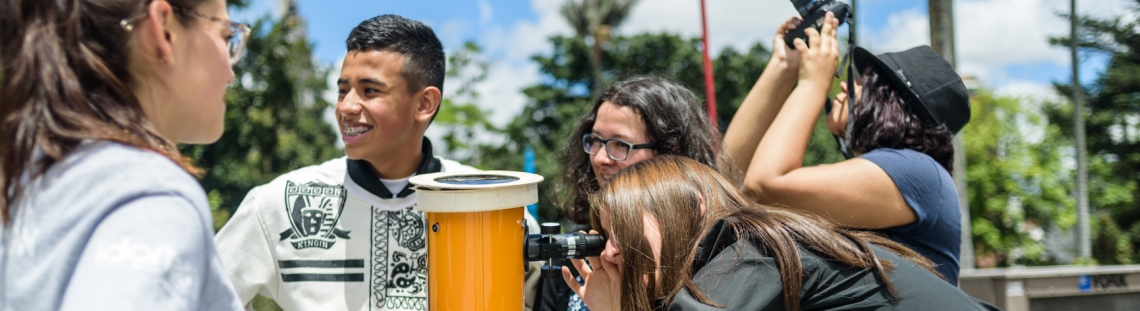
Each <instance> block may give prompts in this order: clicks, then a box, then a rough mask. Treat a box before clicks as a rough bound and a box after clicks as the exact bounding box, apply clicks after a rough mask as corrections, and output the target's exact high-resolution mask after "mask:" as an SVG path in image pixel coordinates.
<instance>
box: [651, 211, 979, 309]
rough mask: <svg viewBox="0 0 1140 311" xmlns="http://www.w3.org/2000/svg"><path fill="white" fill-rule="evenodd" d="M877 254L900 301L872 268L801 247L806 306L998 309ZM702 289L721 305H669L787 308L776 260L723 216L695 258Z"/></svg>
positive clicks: (684, 295)
mask: <svg viewBox="0 0 1140 311" xmlns="http://www.w3.org/2000/svg"><path fill="white" fill-rule="evenodd" d="M871 247H872V249H873V251H874V252H875V255H877V256H878V257H879V258H881V259H887V260H890V261H892V262H894V263H895V265H896V266H895V269H894V270H893V271H891V272H889V273H888V276H889V277H890V278H891V282H893V283H894V287H895V289H897V290H898V291H899V295H900V298H901V299H899V300H894V299H892V298H891V296H890V293H889V292H888V290H887V287H886V285H885V284H884V283H882V282H880V281H879V279H878V278H877V277H876V276H875V273H874V272H873V270H871V269H854V268H850V267H846V266H845V265H843V264H840V263H837V262H833V261H829V260H827V259H824V258H822V257H820V256H818V255H817V254H815V253H813V252H811V251H807V250H804V249H802V248H801V249H800V258H801V260H802V264H803V269H804V279H803V292H802V293H800V308H801V309H802V310H998V309H997V308H996V307H994V306H992V305H989V304H987V303H985V302H982V301H980V300H978V299H975V298H973V297H970V296H969V295H966V293H964V292H962V291H961V290H960V289H958V288H957V287H954V286H952V285H950V283H947V282H946V281H943V280H942V279H940V278H938V277H937V276H935V275H934V274H933V273H930V271H927V270H926V269H923V268H922V267H919V266H917V265H915V264H914V263H912V262H910V261H907V260H904V259H902V258H900V257H898V256H897V255H895V254H893V253H891V252H889V251H887V250H884V249H882V248H879V247H877V246H874V245H872V246H871ZM694 265H695V266H694V269H695V270H696V271H697V273H696V275H695V276H694V278H693V282H694V283H695V284H696V286H697V289H698V290H699V291H701V293H703V294H704V295H705V296H706V297H708V298H709V299H711V300H712V301H713V302H715V303H716V304H719V305H720V306H719V307H714V306H709V305H705V304H703V303H701V302H700V301H698V300H696V299H695V298H693V296H692V295H691V294H690V293H689V292H688V291H686V290H682V291H681V293H679V294H677V296H676V297H675V298H674V300H673V302H672V303H671V304H670V306H669V310H765V311H767V310H772V311H782V310H784V299H783V293H782V292H783V289H782V286H781V283H780V272H779V270H778V269H776V261H775V259H774V258H772V257H771V256H768V255H765V254H764V252H763V251H762V250H759V249H757V248H756V247H754V246H753V245H752V243H749V242H747V241H737V239H736V237H735V236H734V233H733V230H732V228H730V227H729V226H727V225H726V224H725V223H724V222H723V221H721V222H718V223H717V224H715V225H714V226H713V227H712V228H711V229H710V230H709V232H708V233H706V234H705V236H704V237H703V238H702V239H701V242H700V244H699V245H698V250H697V256H696V258H695V262H694Z"/></svg>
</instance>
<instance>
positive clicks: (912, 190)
mask: <svg viewBox="0 0 1140 311" xmlns="http://www.w3.org/2000/svg"><path fill="white" fill-rule="evenodd" d="M859 157H860V158H864V159H867V160H869V161H871V162H873V163H875V164H876V165H878V166H879V167H880V168H882V169H883V171H886V172H887V175H889V176H890V177H891V180H893V181H894V182H895V186H896V187H898V188H899V192H900V193H902V196H903V199H905V200H906V204H907V206H910V208H911V209H913V210H914V214H915V215H916V216H918V219H917V220H915V221H914V222H912V223H909V224H905V225H902V226H898V227H892V228H886V229H882V230H879V231H880V232H882V233H884V234H885V235H886V236H887V237H888V238H890V239H891V240H894V241H896V242H899V243H902V244H903V245H906V246H907V247H910V249H912V250H914V251H916V252H918V253H919V254H922V255H923V256H926V258H928V259H930V260H931V261H934V264H936V265H938V266H937V269H938V272H939V273H941V274H942V276H944V277H946V279H947V280H948V281H950V284H953V285H958V268H959V267H958V254H959V252H960V250H961V244H962V224H961V222H962V213H961V211H959V209H958V190H957V189H955V188H954V180H953V179H952V178H951V177H950V173H949V172H947V171H946V169H945V168H943V167H942V165H940V164H938V162H936V161H934V158H931V157H930V156H928V155H926V154H924V153H921V152H918V151H914V150H910V149H889V148H880V149H875V150H871V152H868V153H866V154H863V155H862V156H859Z"/></svg>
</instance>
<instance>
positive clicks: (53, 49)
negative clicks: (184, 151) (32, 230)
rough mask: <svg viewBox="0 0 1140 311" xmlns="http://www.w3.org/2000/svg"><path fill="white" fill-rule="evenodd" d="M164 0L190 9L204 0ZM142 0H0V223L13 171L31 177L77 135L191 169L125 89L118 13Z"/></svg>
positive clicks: (16, 182)
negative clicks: (154, 155)
mask: <svg viewBox="0 0 1140 311" xmlns="http://www.w3.org/2000/svg"><path fill="white" fill-rule="evenodd" d="M165 1H167V2H169V3H170V4H171V6H174V7H182V8H190V9H193V8H197V7H198V6H199V5H201V4H202V3H203V2H205V1H206V0H165ZM150 2H151V1H150V0H52V1H44V0H0V3H2V4H0V7H2V8H4V9H3V10H0V60H2V63H3V64H2V66H3V70H2V71H0V79H3V81H2V82H0V189H2V191H3V194H2V195H0V225H3V224H7V223H8V221H9V219H11V217H12V213H13V210H14V208H15V204H16V203H15V200H16V199H17V197H19V196H20V195H21V194H23V192H24V189H25V188H26V185H24V184H23V182H21V180H22V179H23V178H27V179H26V180H34V179H35V178H37V177H39V176H40V175H41V174H43V173H44V172H45V171H47V170H48V169H49V168H51V166H52V165H53V164H55V163H57V162H59V161H60V160H62V159H63V158H64V157H66V156H67V155H68V154H70V153H71V152H72V151H74V150H75V149H76V148H77V147H78V146H79V144H80V143H82V142H83V141H85V140H106V141H113V142H118V143H122V144H125V145H129V146H134V147H138V148H141V149H146V150H151V151H154V152H157V153H159V154H162V155H164V156H166V157H167V158H169V159H170V160H171V161H174V162H175V163H178V164H179V165H180V166H181V167H182V168H183V169H186V170H187V171H189V172H191V173H196V169H195V168H193V166H191V165H190V164H189V162H188V161H186V160H184V159H183V158H182V156H181V154H179V152H178V148H177V146H176V145H175V143H174V142H171V141H170V140H168V139H166V138H163V137H162V136H161V135H159V133H158V132H157V131H156V130H155V128H154V125H153V124H152V123H151V121H150V120H148V119H147V118H146V116H145V115H144V114H143V109H142V106H141V105H140V103H139V100H138V98H137V97H135V94H134V93H133V91H132V86H134V83H136V82H137V80H136V79H134V78H132V75H131V74H130V73H129V72H128V63H129V60H130V59H131V57H132V55H131V54H132V53H131V49H130V48H129V46H130V45H129V43H130V40H131V35H130V32H129V31H127V30H126V29H125V28H123V27H121V26H120V25H119V22H120V21H122V20H124V19H127V18H130V17H134V16H138V15H142V14H144V13H145V7H146V5H147V4H148V3H150ZM175 12H177V11H175ZM175 15H176V16H178V17H179V19H178V20H179V21H180V23H182V24H184V25H186V26H191V25H192V23H194V21H193V19H191V18H187V17H186V16H181V15H179V14H175ZM37 150H38V152H39V153H40V154H42V157H38V158H39V159H38V160H37V157H36V156H35V154H36V153H37Z"/></svg>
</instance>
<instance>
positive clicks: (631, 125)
mask: <svg viewBox="0 0 1140 311" xmlns="http://www.w3.org/2000/svg"><path fill="white" fill-rule="evenodd" d="M591 133H592V134H594V135H595V136H597V137H598V138H601V139H616V140H620V141H624V142H627V143H630V144H634V145H637V144H647V143H650V141H649V135H648V134H647V133H646V130H645V121H643V120H642V115H641V114H640V113H638V112H637V111H635V110H633V108H632V107H629V106H618V105H616V104H614V103H611V102H608V101H607V102H603V103H602V105H601V106H600V107H598V115H597V118H596V120H595V121H594V128H593V129H592V131H591ZM610 145H614V144H610ZM614 151H616V150H607V149H606V148H604V147H603V148H601V149H599V150H598V153H596V154H594V155H592V156H590V167H591V168H592V169H593V171H594V178H597V179H598V184H599V185H605V184H606V181H607V180H609V179H610V177H613V176H614V174H617V172H618V171H621V170H622V169H625V168H626V167H629V166H630V165H634V164H637V162H641V161H645V160H648V159H652V158H653V157H654V156H656V155H657V154H656V153H655V152H654V151H653V149H651V148H641V149H632V150H629V151H628V155H627V156H626V158H625V160H623V161H616V160H614V159H612V158H610V154H609V153H610V152H614ZM615 153H616V152H615ZM619 155H620V154H619ZM618 158H620V157H618Z"/></svg>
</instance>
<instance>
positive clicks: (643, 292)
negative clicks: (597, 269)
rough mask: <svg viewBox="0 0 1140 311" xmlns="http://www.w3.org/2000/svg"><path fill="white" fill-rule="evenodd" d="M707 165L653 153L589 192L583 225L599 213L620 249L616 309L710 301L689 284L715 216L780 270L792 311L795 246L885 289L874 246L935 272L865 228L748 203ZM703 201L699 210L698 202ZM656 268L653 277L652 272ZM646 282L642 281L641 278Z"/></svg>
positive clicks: (796, 282) (795, 306) (885, 263)
mask: <svg viewBox="0 0 1140 311" xmlns="http://www.w3.org/2000/svg"><path fill="white" fill-rule="evenodd" d="M734 185H735V183H733V182H731V181H729V180H728V179H727V178H725V177H724V176H722V175H720V174H718V173H717V172H716V171H715V170H713V169H712V168H711V167H709V166H708V165H704V164H702V163H700V162H697V161H694V160H691V159H688V158H684V157H677V156H658V157H656V158H654V159H651V160H646V161H643V162H640V163H638V164H635V165H633V166H630V167H629V168H627V169H625V170H623V171H622V172H620V173H618V174H617V175H615V176H614V177H613V179H611V180H610V182H609V183H607V184H606V186H605V187H603V188H602V189H601V191H600V192H599V193H598V194H597V195H595V196H593V197H591V203H592V204H593V207H594V208H592V209H591V217H590V218H591V222H592V225H593V226H594V228H599V229H601V228H602V227H601V224H600V223H599V222H598V219H599V216H600V215H601V213H606V215H608V216H609V219H610V222H611V223H610V225H611V228H610V229H612V230H613V231H608V232H607V231H602V234H603V235H606V237H607V238H610V239H616V242H617V245H618V249H619V251H620V252H621V258H622V259H621V260H622V263H621V267H622V282H623V284H622V293H621V309H622V310H652V309H653V308H655V306H654V305H652V304H653V302H655V301H665V302H669V301H671V300H672V299H673V297H674V296H675V295H676V294H677V293H678V292H679V291H680V290H681V289H688V290H689V292H690V293H692V295H693V296H694V297H695V298H697V299H699V300H700V301H702V302H704V303H706V304H713V303H712V301H710V300H709V299H707V297H705V296H704V295H703V294H701V293H700V291H698V290H697V288H696V286H695V285H694V284H693V281H692V278H693V276H694V275H695V274H696V272H697V271H693V259H694V257H695V255H696V245H697V242H698V241H699V239H700V238H701V237H702V236H703V235H704V233H705V232H706V231H707V230H708V229H709V228H710V227H711V226H712V225H713V224H715V223H716V222H717V221H719V220H725V221H726V224H728V225H729V226H730V227H731V228H733V230H734V231H735V233H736V236H737V239H738V241H741V242H744V241H747V242H750V243H752V244H753V245H754V246H755V247H756V248H757V249H759V250H760V251H761V252H762V253H765V254H770V255H771V256H772V257H773V258H774V259H775V261H776V265H777V268H778V269H779V271H780V280H781V283H782V284H781V286H782V288H783V298H784V307H785V309H786V310H799V301H800V293H801V291H802V289H803V279H804V275H803V265H802V263H801V261H800V251H799V249H798V247H802V248H804V249H806V250H811V251H812V252H815V253H817V254H819V256H821V257H823V258H827V259H829V260H834V261H838V262H840V263H842V264H845V265H846V266H848V267H852V268H854V269H872V270H874V273H875V274H876V276H877V277H878V278H879V280H880V281H881V282H883V284H884V285H885V286H886V287H887V289H888V290H889V291H890V293H891V294H892V295H893V296H894V297H895V298H896V299H897V298H898V292H897V291H896V290H895V288H894V285H893V284H892V283H891V280H890V278H889V277H888V275H887V272H888V271H891V270H892V269H893V268H894V263H892V262H890V261H889V260H885V259H880V258H878V257H877V256H875V253H874V252H873V251H872V250H871V247H870V245H871V244H874V245H877V246H879V247H882V248H883V249H885V250H887V251H890V252H892V253H895V254H897V255H898V256H899V257H901V258H903V259H906V260H908V261H911V262H913V263H915V264H917V265H918V266H921V267H923V268H926V269H927V270H929V271H930V272H931V273H934V274H935V275H938V272H937V271H935V270H934V264H933V263H932V262H931V261H930V260H928V259H926V258H925V257H922V256H921V255H919V254H918V253H916V252H914V251H912V250H910V249H908V248H906V247H905V246H903V245H901V244H898V243H896V242H894V241H891V240H888V239H886V238H884V237H881V236H878V235H876V234H874V233H870V232H866V231H855V230H848V229H843V228H839V227H836V226H835V225H833V224H831V223H829V222H827V221H826V220H824V219H823V218H820V217H818V216H814V215H809V214H805V213H801V212H798V211H794V210H790V209H784V208H776V207H769V206H764V205H760V204H756V203H753V202H752V201H751V200H749V199H748V198H747V197H745V196H744V195H743V194H742V193H741V192H740V191H739V190H738V188H737V187H736V186H734ZM702 202H704V204H705V212H704V213H701V211H700V206H701V204H702ZM646 216H648V217H650V218H653V219H655V220H656V221H657V222H658V225H659V228H661V229H662V230H661V241H663V242H664V243H662V245H661V259H660V261H654V260H653V252H652V249H651V248H650V246H649V242H648V241H647V240H646V238H645V233H644V232H642V228H644V219H645V217H646ZM658 265H660V267H661V273H660V279H658V278H657V276H656V275H655V270H656V268H657V266H658ZM645 279H648V280H649V284H648V286H645V285H644V284H642V282H643V281H644V280H645Z"/></svg>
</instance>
